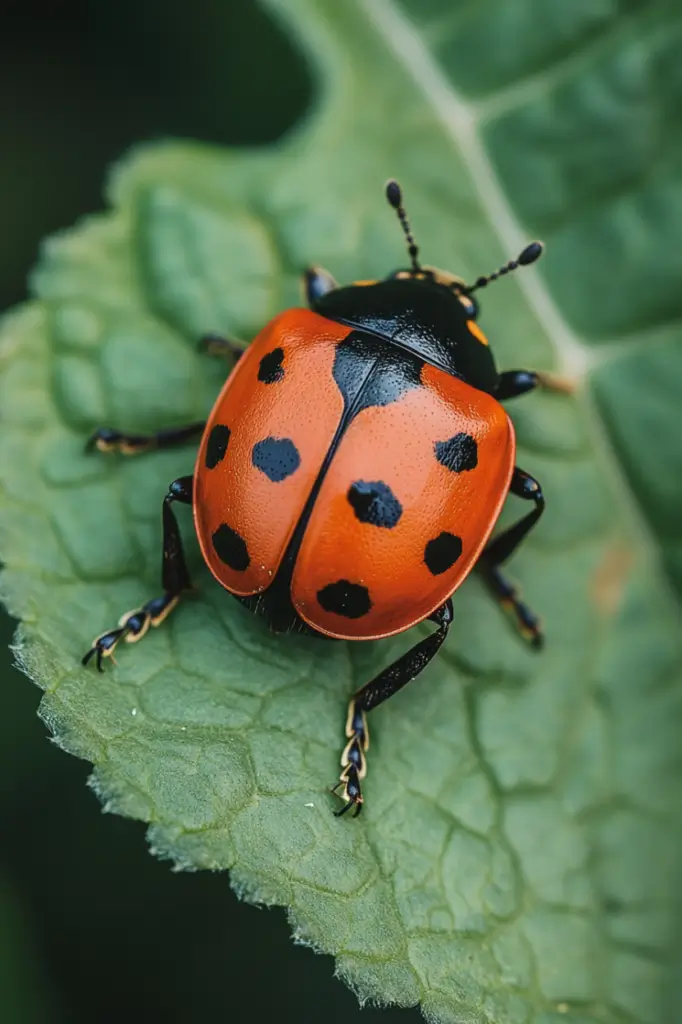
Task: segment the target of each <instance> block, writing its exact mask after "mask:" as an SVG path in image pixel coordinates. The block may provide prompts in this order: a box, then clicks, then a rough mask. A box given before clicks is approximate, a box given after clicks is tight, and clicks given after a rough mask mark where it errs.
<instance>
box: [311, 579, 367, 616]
mask: <svg viewBox="0 0 682 1024" xmlns="http://www.w3.org/2000/svg"><path fill="white" fill-rule="evenodd" d="M317 600H318V601H319V602H320V604H321V605H322V607H323V608H324V610H325V611H326V612H333V613H334V614H335V615H343V616H344V618H346V619H360V618H362V616H363V615H366V614H367V612H368V611H369V610H370V608H371V607H372V602H371V600H370V596H369V590H368V589H367V587H363V586H361V585H360V584H359V583H351V582H350V581H349V580H337V581H336V583H328V584H327V586H326V587H323V588H322V590H318V592H317Z"/></svg>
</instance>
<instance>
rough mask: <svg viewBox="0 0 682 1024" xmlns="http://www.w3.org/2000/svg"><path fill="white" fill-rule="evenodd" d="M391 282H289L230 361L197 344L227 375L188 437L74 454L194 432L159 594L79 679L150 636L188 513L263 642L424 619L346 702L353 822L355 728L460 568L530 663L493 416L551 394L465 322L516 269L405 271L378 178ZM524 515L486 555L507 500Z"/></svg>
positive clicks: (397, 197)
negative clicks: (513, 402)
mask: <svg viewBox="0 0 682 1024" xmlns="http://www.w3.org/2000/svg"><path fill="white" fill-rule="evenodd" d="M386 196H387V199H388V202H389V203H390V205H391V206H392V207H393V209H394V210H395V211H396V213H397V216H398V218H399V221H400V224H401V226H402V229H403V232H404V235H405V238H406V241H407V248H408V253H409V257H410V266H409V267H408V268H406V269H402V270H398V271H396V272H395V273H392V274H391V275H390V276H389V277H387V278H385V279H384V280H377V281H356V282H355V283H354V284H351V285H349V286H347V287H339V285H337V283H336V281H335V280H334V279H333V277H332V276H331V275H330V274H329V273H327V271H325V270H322V269H321V268H312V269H309V270H307V271H306V272H305V275H304V288H305V293H306V298H307V301H308V307H309V308H307V309H302V308H301V309H289V310H287V311H285V312H283V313H280V314H279V315H278V316H276V317H275V318H274V320H272V321H271V322H270V323H269V324H268V325H267V326H266V327H265V328H264V329H263V330H262V331H261V332H260V334H258V336H257V337H256V338H255V340H254V341H253V342H252V343H251V344H250V345H249V346H248V348H247V349H246V350H245V351H244V348H243V346H240V345H239V344H238V343H236V342H234V341H229V340H227V339H224V338H220V337H218V336H215V335H209V336H208V337H207V338H204V339H203V341H202V346H203V348H204V349H206V350H208V351H209V352H212V353H219V354H224V355H227V356H228V357H230V358H233V359H234V358H235V357H236V363H235V365H234V368H233V370H232V372H231V373H230V375H229V377H228V379H227V382H226V384H225V386H224V387H223V389H222V391H221V393H220V395H219V396H218V399H217V401H216V403H215V406H214V408H213V410H212V412H211V414H210V416H209V418H208V421H207V422H206V423H192V424H190V425H188V426H186V427H180V428H176V429H171V430H163V431H160V432H159V433H157V434H154V435H144V436H141V435H127V434H122V433H120V432H119V431H117V430H112V429H110V428H100V429H99V430H97V431H96V432H95V433H94V434H93V436H92V437H91V438H90V441H89V442H88V447H89V448H90V449H93V448H95V449H98V450H100V451H103V452H111V451H117V452H120V453H123V454H126V455H133V454H137V453H139V452H144V451H149V450H150V449H158V448H166V447H168V446H171V445H176V444H179V443H182V442H184V441H187V440H189V439H190V438H193V437H197V436H201V440H200V444H199V452H198V457H197V461H196V466H195V470H194V473H193V475H191V476H186V477H181V478H180V479H178V480H175V481H174V482H173V483H172V484H171V485H170V487H169V490H168V493H167V495H166V497H165V498H164V502H163V567H162V586H163V593H162V594H161V596H159V597H156V598H154V599H153V600H151V601H149V602H148V603H147V604H145V605H144V606H143V607H141V608H139V609H136V610H134V611H132V612H127V613H126V614H125V615H123V616H122V618H121V619H120V621H119V624H118V626H117V628H116V629H113V630H109V631H107V632H106V633H103V634H101V635H100V636H99V637H97V638H96V639H95V641H94V642H93V644H92V646H91V648H90V650H89V651H88V652H87V654H86V655H85V657H84V658H83V663H84V664H87V663H88V662H89V661H90V659H91V658H93V657H94V659H95V662H96V664H97V667H98V668H99V669H100V671H101V670H102V662H103V659H104V658H106V657H111V655H112V654H113V652H114V649H115V647H116V645H117V644H118V643H119V641H121V640H125V641H126V642H128V643H134V642H136V641H138V640H140V639H141V638H142V637H143V636H144V635H145V633H146V632H147V630H148V629H149V627H150V626H158V625H159V624H160V623H161V622H162V621H163V620H164V619H165V618H166V617H167V616H168V615H169V614H170V612H171V611H172V610H173V609H174V608H175V607H176V605H177V604H178V602H179V600H180V597H181V596H182V594H183V593H184V592H185V591H186V590H188V589H189V588H190V587H191V582H190V576H189V573H188V570H187V565H186V562H185V556H184V553H183V546H182V541H181V537H180V532H179V529H178V524H177V520H176V518H175V513H174V511H173V505H174V504H175V503H176V502H179V503H183V504H187V505H192V507H193V512H194V525H195V529H196V534H197V537H198V540H199V545H200V547H201V551H202V554H203V557H204V559H205V561H206V564H207V565H208V567H209V569H210V571H211V572H212V574H213V575H214V576H215V578H216V579H217V581H218V582H219V583H220V584H222V586H223V587H225V589H226V590H228V591H229V592H230V593H231V594H232V595H234V597H236V598H237V600H239V601H240V602H241V603H242V604H243V605H245V606H246V607H247V608H249V609H250V610H251V611H253V612H255V613H256V614H257V615H259V616H262V618H263V619H264V620H265V622H266V623H267V625H268V627H269V628H270V629H271V630H273V631H275V632H278V633H280V632H281V633H286V632H303V633H309V634H314V635H317V636H324V637H330V638H334V639H342V640H376V639H379V638H383V637H389V636H393V635H394V634H396V633H401V632H403V631H404V630H407V629H409V628H410V627H411V626H414V625H415V624H416V623H418V622H423V621H426V620H428V621H429V622H432V623H433V624H434V625H435V626H436V630H435V632H433V633H432V634H431V635H429V636H428V637H426V638H423V639H420V640H419V641H418V642H417V643H416V644H415V645H414V646H413V647H411V648H410V649H409V650H408V651H407V653H405V654H403V655H402V656H401V657H400V658H398V660H397V661H395V662H394V663H393V664H392V665H390V666H389V667H388V668H386V669H384V670H383V671H382V672H380V673H379V674H378V675H377V676H376V677H375V678H374V679H372V680H371V681H370V682H368V683H367V684H366V685H365V686H363V687H362V688H361V689H360V690H358V691H357V693H355V694H354V696H353V697H352V699H351V701H350V705H349V708H348V715H347V720H346V729H345V734H346V744H345V747H344V750H343V753H342V755H341V775H340V781H339V782H338V783H337V785H336V786H335V787H334V790H333V792H337V793H338V792H339V791H340V796H341V798H342V800H343V806H342V807H341V808H340V809H339V810H337V811H336V813H337V815H340V814H343V813H345V812H346V811H348V810H349V809H350V808H353V813H354V815H355V816H356V815H357V814H358V813H359V812H360V810H361V807H362V803H363V795H362V788H361V782H362V780H363V778H364V777H365V775H366V772H367V760H366V753H367V748H368V744H369V733H368V729H367V712H369V711H371V710H372V709H373V708H376V707H378V706H379V705H380V704H382V703H383V702H384V701H385V700H387V699H388V698H389V697H391V696H392V695H393V694H394V693H397V692H398V691H399V690H400V689H402V687H403V686H405V684H406V683H408V682H410V680H412V679H414V678H415V677H416V676H417V675H418V674H419V673H420V672H422V671H423V669H424V668H425V667H426V666H427V665H428V663H429V662H430V661H431V659H432V658H433V657H434V656H435V654H436V653H437V651H438V650H439V648H440V646H441V644H442V643H443V641H444V640H445V638H446V636H447V633H448V630H449V628H450V624H451V622H452V617H453V612H452V594H453V593H454V591H455V590H456V589H457V588H458V587H459V586H460V584H461V583H462V582H463V581H464V579H465V578H466V577H467V576H468V574H469V573H470V572H471V570H472V569H473V568H474V566H475V567H476V568H477V570H478V572H479V573H480V574H481V576H482V577H483V579H484V580H485V582H486V584H487V585H488V587H489V589H490V590H491V591H492V593H493V595H494V596H495V597H496V598H497V599H498V601H499V602H500V603H501V604H502V605H503V606H504V607H505V608H506V609H507V610H509V611H510V612H511V613H512V614H513V618H514V621H515V622H516V624H517V626H518V629H519V631H520V633H521V634H522V636H523V637H524V638H526V639H527V640H528V641H529V642H530V643H531V644H532V645H533V646H534V647H539V646H540V644H541V642H542V636H541V632H540V628H539V625H538V620H537V618H536V616H535V615H534V614H533V612H532V611H531V610H530V609H529V608H528V607H527V606H526V605H525V604H524V603H523V602H522V601H521V600H520V598H519V596H518V593H517V590H516V588H515V587H514V586H513V585H512V584H511V583H510V582H509V581H508V580H507V578H506V577H505V575H504V574H503V572H502V568H501V567H502V565H503V563H504V562H505V561H506V560H507V559H508V558H509V556H510V555H511V554H512V552H513V551H515V549H516V548H517V547H518V545H519V544H520V543H521V541H522V540H523V539H524V537H525V536H526V535H527V534H528V532H529V531H530V530H531V529H532V527H533V526H535V524H536V523H537V522H538V520H539V519H540V516H541V515H542V512H543V510H544V507H545V501H544V498H543V495H542V490H541V488H540V485H539V483H538V482H537V480H534V479H533V477H532V476H530V475H529V474H528V473H525V472H524V471H523V470H522V469H519V468H518V467H517V466H516V464H515V438H514V428H513V426H512V423H511V420H510V419H509V417H508V415H507V413H506V412H505V410H504V408H503V407H502V405H501V404H500V402H501V401H502V400H504V399H508V398H513V397H515V396H517V395H521V394H524V393H525V392H527V391H531V390H532V389H533V388H535V387H536V386H538V385H544V386H546V387H549V388H559V389H561V388H562V384H561V382H560V381H558V379H556V378H553V377H552V376H551V375H548V374H540V373H536V372H533V371H529V370H508V371H505V372H502V373H500V372H498V370H497V368H496V366H495V361H494V359H493V355H492V352H491V350H490V347H489V345H488V341H487V338H486V336H485V335H484V334H483V332H482V330H481V328H480V327H479V326H478V323H477V318H478V312H479V308H478V303H477V300H476V298H475V297H474V292H476V291H478V290H479V289H481V288H483V287H485V286H486V285H488V284H489V283H490V282H491V281H495V280H496V279H497V278H499V277H501V276H502V275H504V274H507V273H509V272H510V271H512V270H515V269H516V268H517V267H518V266H523V265H527V264H530V263H533V262H534V261H535V260H536V259H537V258H538V257H539V256H540V254H541V252H542V244H541V243H540V242H531V243H530V245H528V246H527V247H526V248H525V249H524V250H523V252H522V253H521V254H520V256H519V257H518V258H517V259H516V260H511V261H510V262H509V263H507V264H506V265H505V266H504V267H502V268H501V269H500V270H498V271H496V272H495V273H493V274H491V275H489V276H487V277H479V278H478V280H477V281H476V282H475V283H474V284H473V285H471V286H467V285H466V284H465V283H464V282H463V281H462V280H461V279H460V278H457V277H454V276H453V275H451V274H449V273H446V272H444V271H441V270H437V269H435V268H432V267H427V266H422V264H421V263H420V261H419V250H418V247H417V245H416V243H415V240H414V237H413V235H412V233H411V230H410V226H409V222H408V219H407V215H406V213H405V209H404V207H403V201H402V194H401V190H400V187H399V186H398V184H397V182H395V181H389V182H388V184H387V186H386ZM509 493H511V494H515V495H517V497H519V498H523V499H525V500H526V501H528V502H530V503H531V504H532V508H531V510H530V511H529V512H528V513H527V514H526V515H525V516H524V517H523V518H522V519H520V520H519V521H518V522H517V523H516V524H515V525H513V526H511V527H509V528H508V529H506V530H505V531H504V532H502V533H500V534H499V535H498V536H496V537H495V538H494V539H493V540H491V539H490V536H491V533H492V530H493V527H494V526H495V523H496V521H497V519H498V516H499V514H500V511H501V509H502V506H503V504H504V501H505V499H506V497H507V494H509Z"/></svg>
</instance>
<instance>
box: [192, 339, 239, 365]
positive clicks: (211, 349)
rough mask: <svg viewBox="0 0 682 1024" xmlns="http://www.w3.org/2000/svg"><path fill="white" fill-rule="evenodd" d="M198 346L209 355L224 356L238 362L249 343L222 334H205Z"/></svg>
mask: <svg viewBox="0 0 682 1024" xmlns="http://www.w3.org/2000/svg"><path fill="white" fill-rule="evenodd" d="M197 348H198V350H199V352H206V353H207V354H208V355H209V356H222V357H223V358H224V359H232V360H233V361H234V362H235V363H236V362H237V360H238V359H239V357H240V356H241V355H243V354H244V350H245V349H246V348H247V344H246V342H245V341H237V340H236V338H223V337H222V335H220V334H205V335H204V336H203V338H200V339H199V344H198V345H197Z"/></svg>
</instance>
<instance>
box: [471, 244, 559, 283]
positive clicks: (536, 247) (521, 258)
mask: <svg viewBox="0 0 682 1024" xmlns="http://www.w3.org/2000/svg"><path fill="white" fill-rule="evenodd" d="M543 248H544V246H543V244H542V242H530V243H529V244H528V245H527V246H526V248H525V249H524V250H523V252H522V253H520V254H519V255H518V256H517V257H516V259H515V260H509V263H505V265H504V266H503V267H500V269H499V270H496V271H495V272H494V273H493V274H490V275H489V276H488V277H479V278H478V280H477V281H476V283H475V284H472V286H471V288H467V292H475V291H476V289H477V288H485V286H486V285H488V284H490V282H491V281H497V279H498V277H502V276H503V275H504V274H508V273H509V272H510V271H511V270H516V269H517V268H518V267H527V266H528V264H529V263H535V261H536V260H538V259H540V257H541V256H542V250H543Z"/></svg>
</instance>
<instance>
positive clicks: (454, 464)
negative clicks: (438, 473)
mask: <svg viewBox="0 0 682 1024" xmlns="http://www.w3.org/2000/svg"><path fill="white" fill-rule="evenodd" d="M434 447H435V451H436V458H437V459H438V461H439V462H440V464H441V466H445V468H446V469H449V470H451V471H452V472H453V473H462V472H464V471H465V470H469V469H476V466H477V465H478V445H477V444H476V440H475V438H473V437H472V436H471V434H455V436H454V437H451V438H450V439H449V440H448V441H436V444H435V445H434Z"/></svg>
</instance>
